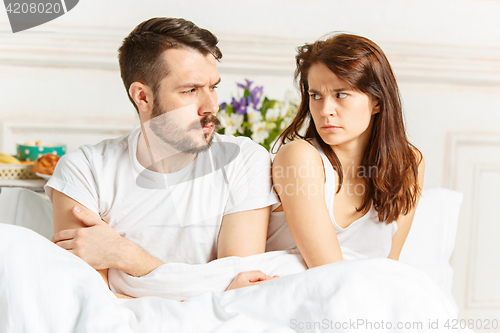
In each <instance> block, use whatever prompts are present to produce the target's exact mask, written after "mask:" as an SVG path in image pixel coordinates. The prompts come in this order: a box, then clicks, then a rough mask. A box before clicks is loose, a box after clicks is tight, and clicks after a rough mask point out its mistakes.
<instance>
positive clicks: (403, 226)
mask: <svg viewBox="0 0 500 333" xmlns="http://www.w3.org/2000/svg"><path fill="white" fill-rule="evenodd" d="M424 173H425V161H424V157H423V156H422V160H421V161H420V164H419V165H418V185H419V186H420V189H421V190H422V189H423V186H424ZM419 200H420V194H419V195H418V196H417V200H416V202H415V206H413V208H412V210H411V211H410V212H409V213H408V214H406V215H402V216H400V217H399V218H398V220H397V221H396V223H397V224H398V231H396V233H395V234H394V236H393V237H392V246H391V252H390V253H389V257H388V258H389V259H394V260H399V255H400V254H401V250H402V249H403V245H404V243H405V241H406V237H407V236H408V233H409V232H410V228H411V223H412V222H413V217H414V216H415V211H416V210H417V205H418V201H419ZM393 223H394V222H393Z"/></svg>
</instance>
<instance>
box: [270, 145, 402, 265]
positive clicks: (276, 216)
mask: <svg viewBox="0 0 500 333" xmlns="http://www.w3.org/2000/svg"><path fill="white" fill-rule="evenodd" d="M315 147H316V149H317V150H318V152H319V154H320V155H321V159H322V160H323V166H324V169H325V200H326V207H327V209H328V212H329V214H330V219H331V221H332V223H333V226H334V228H335V232H336V233H337V238H338V240H339V243H340V248H341V250H342V255H343V257H344V259H346V260H350V259H361V258H377V257H387V256H389V253H390V251H391V245H392V237H393V236H394V233H395V232H396V231H397V230H398V226H397V223H396V222H393V223H390V224H385V222H379V220H378V215H377V211H376V210H375V209H374V208H373V205H372V206H371V207H370V210H369V211H368V213H366V214H365V215H364V216H362V217H361V218H359V219H357V220H356V221H354V222H352V223H351V224H350V225H349V226H348V227H346V228H341V227H339V226H338V224H337V222H335V218H334V217H333V201H334V199H335V192H336V189H337V185H336V183H335V180H336V177H335V171H334V169H333V166H332V165H331V164H330V161H329V160H328V158H327V157H326V155H325V154H324V153H323V151H322V150H321V148H319V147H317V146H316V145H315ZM274 208H276V207H273V209H274ZM291 249H297V246H296V245H295V242H294V241H293V238H292V235H291V233H290V230H289V229H288V224H287V222H286V219H285V213H284V212H283V211H280V212H272V213H271V217H270V220H269V230H268V238H267V246H266V251H280V250H291Z"/></svg>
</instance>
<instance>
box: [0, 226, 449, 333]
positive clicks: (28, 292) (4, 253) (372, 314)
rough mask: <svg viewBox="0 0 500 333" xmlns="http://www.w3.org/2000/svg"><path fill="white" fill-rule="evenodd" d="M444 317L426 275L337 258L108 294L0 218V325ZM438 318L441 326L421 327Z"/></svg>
mask: <svg viewBox="0 0 500 333" xmlns="http://www.w3.org/2000/svg"><path fill="white" fill-rule="evenodd" d="M274 255H275V256H276V257H275V259H273V260H277V259H276V258H279V257H280V256H283V258H288V259H293V258H292V257H290V256H292V255H290V254H286V253H281V254H280V253H276V254H274ZM263 258H265V256H263ZM288 259H286V260H288ZM286 260H283V263H284V262H286ZM294 260H297V258H295V259H294ZM257 261H258V260H256V261H255V262H253V263H252V265H255V264H256V262H257ZM291 262H293V260H291ZM296 264H297V262H295V264H294V265H296ZM285 266H286V265H285ZM214 267H215V266H214ZM239 267H240V268H246V267H245V265H244V264H243V265H242V266H239ZM224 283H225V282H224ZM451 318H456V313H455V310H454V308H453V306H452V305H451V304H450V302H449V301H448V300H447V298H446V297H445V296H444V294H443V292H442V291H441V290H440V289H439V287H438V286H437V285H436V284H435V283H434V282H433V281H432V280H431V279H430V278H429V277H428V276H427V275H426V274H425V273H423V272H421V271H420V270H417V269H415V268H413V267H411V266H409V265H407V264H404V263H400V262H396V261H392V260H389V259H364V260H354V261H343V262H339V263H335V264H331V265H325V266H322V267H318V268H314V269H310V270H308V271H305V272H302V273H297V274H291V275H288V276H284V277H281V278H279V279H276V280H272V281H269V282H266V283H264V284H262V285H260V286H256V287H248V288H243V289H238V290H233V291H229V292H225V293H219V292H205V293H202V294H201V295H198V296H195V297H192V298H190V299H189V300H187V301H185V302H178V301H173V300H167V299H163V298H160V297H154V296H149V297H143V298H139V299H134V300H121V299H116V298H115V297H114V295H113V294H112V293H111V292H110V291H109V290H108V289H107V287H106V285H105V284H104V282H103V280H102V278H101V277H100V276H99V274H98V273H97V272H96V271H95V270H93V269H92V268H91V267H90V266H88V265H87V264H85V263H84V262H83V261H82V260H80V259H79V258H77V257H75V256H73V255H72V254H71V253H69V252H67V251H65V250H63V249H61V248H59V247H57V246H56V245H54V244H52V243H51V242H50V241H48V240H47V239H45V238H43V237H42V236H40V235H39V234H37V233H35V232H33V231H31V230H29V229H26V228H22V227H19V226H12V225H4V224H0V332H50V333H57V332H148V333H149V332H176V333H177V332H196V333H201V332H252V333H255V332H334V331H335V332H440V331H441V332H453V331H452V330H448V329H446V328H444V327H443V325H444V324H445V322H446V320H447V319H451ZM436 321H438V324H439V326H440V328H441V329H434V328H430V327H429V323H432V324H433V323H435V322H436ZM389 323H390V325H392V329H388V328H387V327H388V325H389ZM398 323H400V324H399V325H403V327H404V326H407V327H409V326H411V325H421V326H419V327H414V326H413V328H412V329H408V328H407V329H404V328H403V329H396V325H398ZM370 325H371V327H370ZM339 326H341V327H342V326H343V328H340V329H338V327H339ZM377 327H378V329H377ZM382 327H384V328H385V329H384V328H382ZM336 328H337V329H336Z"/></svg>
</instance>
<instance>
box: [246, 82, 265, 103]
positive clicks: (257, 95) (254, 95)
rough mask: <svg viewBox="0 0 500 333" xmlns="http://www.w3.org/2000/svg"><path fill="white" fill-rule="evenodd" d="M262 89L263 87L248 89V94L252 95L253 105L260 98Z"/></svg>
mask: <svg viewBox="0 0 500 333" xmlns="http://www.w3.org/2000/svg"><path fill="white" fill-rule="evenodd" d="M263 91H264V87H262V86H260V87H255V88H253V90H249V92H250V95H251V96H252V102H253V106H254V107H255V106H256V105H257V104H259V102H260V99H261V98H262V92H263Z"/></svg>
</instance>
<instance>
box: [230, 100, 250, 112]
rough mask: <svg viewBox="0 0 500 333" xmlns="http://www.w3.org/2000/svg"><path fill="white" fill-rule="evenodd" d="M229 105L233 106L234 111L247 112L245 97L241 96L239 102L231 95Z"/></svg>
mask: <svg viewBox="0 0 500 333" xmlns="http://www.w3.org/2000/svg"><path fill="white" fill-rule="evenodd" d="M231 106H232V107H233V108H234V112H236V113H239V114H246V113H247V103H246V99H245V98H243V97H242V98H241V99H240V101H239V102H238V101H237V100H236V99H235V98H234V97H233V100H232V101H231Z"/></svg>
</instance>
